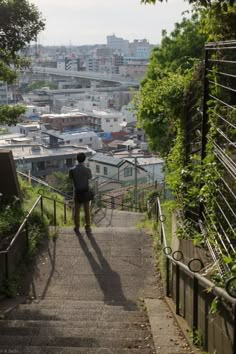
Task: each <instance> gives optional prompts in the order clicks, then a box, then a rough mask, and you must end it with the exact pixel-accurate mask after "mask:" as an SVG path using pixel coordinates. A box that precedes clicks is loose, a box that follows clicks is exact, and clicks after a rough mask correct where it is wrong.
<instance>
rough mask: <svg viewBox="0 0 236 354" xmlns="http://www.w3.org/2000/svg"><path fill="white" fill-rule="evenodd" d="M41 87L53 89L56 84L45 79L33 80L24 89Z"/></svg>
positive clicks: (31, 89) (30, 89)
mask: <svg viewBox="0 0 236 354" xmlns="http://www.w3.org/2000/svg"><path fill="white" fill-rule="evenodd" d="M43 87H48V88H49V89H51V90H53V89H56V88H57V84H56V83H55V82H51V81H46V80H39V81H33V82H31V83H30V84H29V85H27V87H26V91H34V90H39V89H42V88H43Z"/></svg>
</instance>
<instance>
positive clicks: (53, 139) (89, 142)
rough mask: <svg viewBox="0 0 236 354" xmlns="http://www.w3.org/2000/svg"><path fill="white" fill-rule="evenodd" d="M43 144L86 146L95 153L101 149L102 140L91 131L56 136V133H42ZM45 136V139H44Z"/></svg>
mask: <svg viewBox="0 0 236 354" xmlns="http://www.w3.org/2000/svg"><path fill="white" fill-rule="evenodd" d="M43 135H44V138H43V139H44V142H45V143H46V142H48V141H49V145H51V146H52V145H54V146H57V145H74V146H75V145H78V146H88V147H89V148H90V149H92V150H94V151H96V150H100V149H101V148H102V139H101V138H100V137H98V135H97V134H96V133H94V132H93V131H80V132H66V133H61V134H58V132H56V131H50V130H49V131H44V132H43ZM45 136H46V138H45Z"/></svg>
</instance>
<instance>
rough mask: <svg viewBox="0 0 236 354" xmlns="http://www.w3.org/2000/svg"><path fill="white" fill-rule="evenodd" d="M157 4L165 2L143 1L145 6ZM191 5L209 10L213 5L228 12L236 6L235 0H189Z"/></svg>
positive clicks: (156, 0) (160, 0)
mask: <svg viewBox="0 0 236 354" xmlns="http://www.w3.org/2000/svg"><path fill="white" fill-rule="evenodd" d="M157 2H163V0H141V3H144V4H156V3H157ZM188 2H189V3H190V4H193V5H195V6H198V7H199V6H202V7H206V8H209V7H211V6H212V5H217V7H218V9H224V10H227V9H228V8H230V6H233V5H234V4H235V0H218V1H217V0H188Z"/></svg>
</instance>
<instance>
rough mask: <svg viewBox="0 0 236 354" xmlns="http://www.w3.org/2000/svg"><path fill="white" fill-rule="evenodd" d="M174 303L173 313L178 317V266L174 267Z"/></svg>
mask: <svg viewBox="0 0 236 354" xmlns="http://www.w3.org/2000/svg"><path fill="white" fill-rule="evenodd" d="M175 271H176V273H175V302H176V308H175V312H176V314H177V315H179V280H180V279H179V278H180V276H179V275H180V274H179V273H180V271H179V265H178V264H176V265H175Z"/></svg>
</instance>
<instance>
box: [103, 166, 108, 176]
mask: <svg viewBox="0 0 236 354" xmlns="http://www.w3.org/2000/svg"><path fill="white" fill-rule="evenodd" d="M103 173H104V176H107V167H104V169H103Z"/></svg>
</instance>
